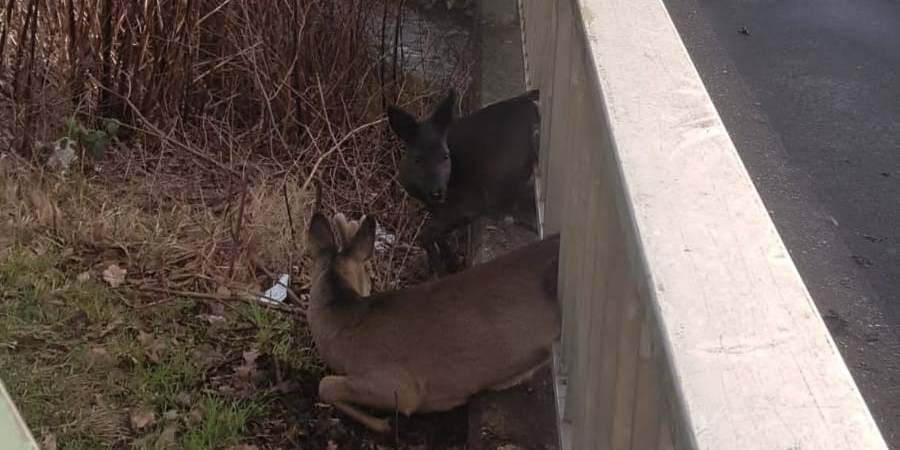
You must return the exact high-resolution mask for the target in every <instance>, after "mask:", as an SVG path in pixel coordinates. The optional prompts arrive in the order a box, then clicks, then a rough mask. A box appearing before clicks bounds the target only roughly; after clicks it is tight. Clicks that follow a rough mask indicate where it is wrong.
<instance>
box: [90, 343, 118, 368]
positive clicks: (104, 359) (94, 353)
mask: <svg viewBox="0 0 900 450" xmlns="http://www.w3.org/2000/svg"><path fill="white" fill-rule="evenodd" d="M88 359H89V360H90V361H91V362H92V363H94V364H112V363H113V361H115V359H114V358H113V356H112V355H111V354H110V353H109V351H107V350H106V349H105V348H103V347H100V346H96V347H91V349H90V350H88Z"/></svg>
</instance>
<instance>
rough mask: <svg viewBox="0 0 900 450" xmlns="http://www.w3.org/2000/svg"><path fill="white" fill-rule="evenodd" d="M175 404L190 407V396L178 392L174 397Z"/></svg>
mask: <svg viewBox="0 0 900 450" xmlns="http://www.w3.org/2000/svg"><path fill="white" fill-rule="evenodd" d="M175 403H177V404H178V405H179V406H184V407H188V406H191V394H190V393H188V392H180V393H179V394H178V395H176V396H175Z"/></svg>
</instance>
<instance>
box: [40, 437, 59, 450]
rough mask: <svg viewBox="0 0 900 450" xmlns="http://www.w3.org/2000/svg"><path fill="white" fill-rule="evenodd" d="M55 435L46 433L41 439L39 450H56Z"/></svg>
mask: <svg viewBox="0 0 900 450" xmlns="http://www.w3.org/2000/svg"><path fill="white" fill-rule="evenodd" d="M56 447H57V444H56V433H46V434H44V437H43V438H42V439H41V450H56Z"/></svg>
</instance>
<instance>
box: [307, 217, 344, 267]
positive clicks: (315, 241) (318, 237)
mask: <svg viewBox="0 0 900 450" xmlns="http://www.w3.org/2000/svg"><path fill="white" fill-rule="evenodd" d="M307 239H308V240H309V247H310V253H311V254H312V255H313V257H318V256H319V255H322V254H324V253H337V245H336V244H335V242H334V232H333V231H332V230H331V224H330V223H328V219H326V218H325V216H323V215H322V214H321V213H315V214H313V217H312V220H310V222H309V235H308V236H307Z"/></svg>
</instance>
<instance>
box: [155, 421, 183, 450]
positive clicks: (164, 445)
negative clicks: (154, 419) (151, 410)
mask: <svg viewBox="0 0 900 450" xmlns="http://www.w3.org/2000/svg"><path fill="white" fill-rule="evenodd" d="M177 431H178V426H177V425H175V424H170V425H166V428H164V429H163V431H162V433H159V438H158V439H156V446H155V447H156V448H157V449H174V448H175V446H176V442H175V433H176V432H177Z"/></svg>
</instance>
